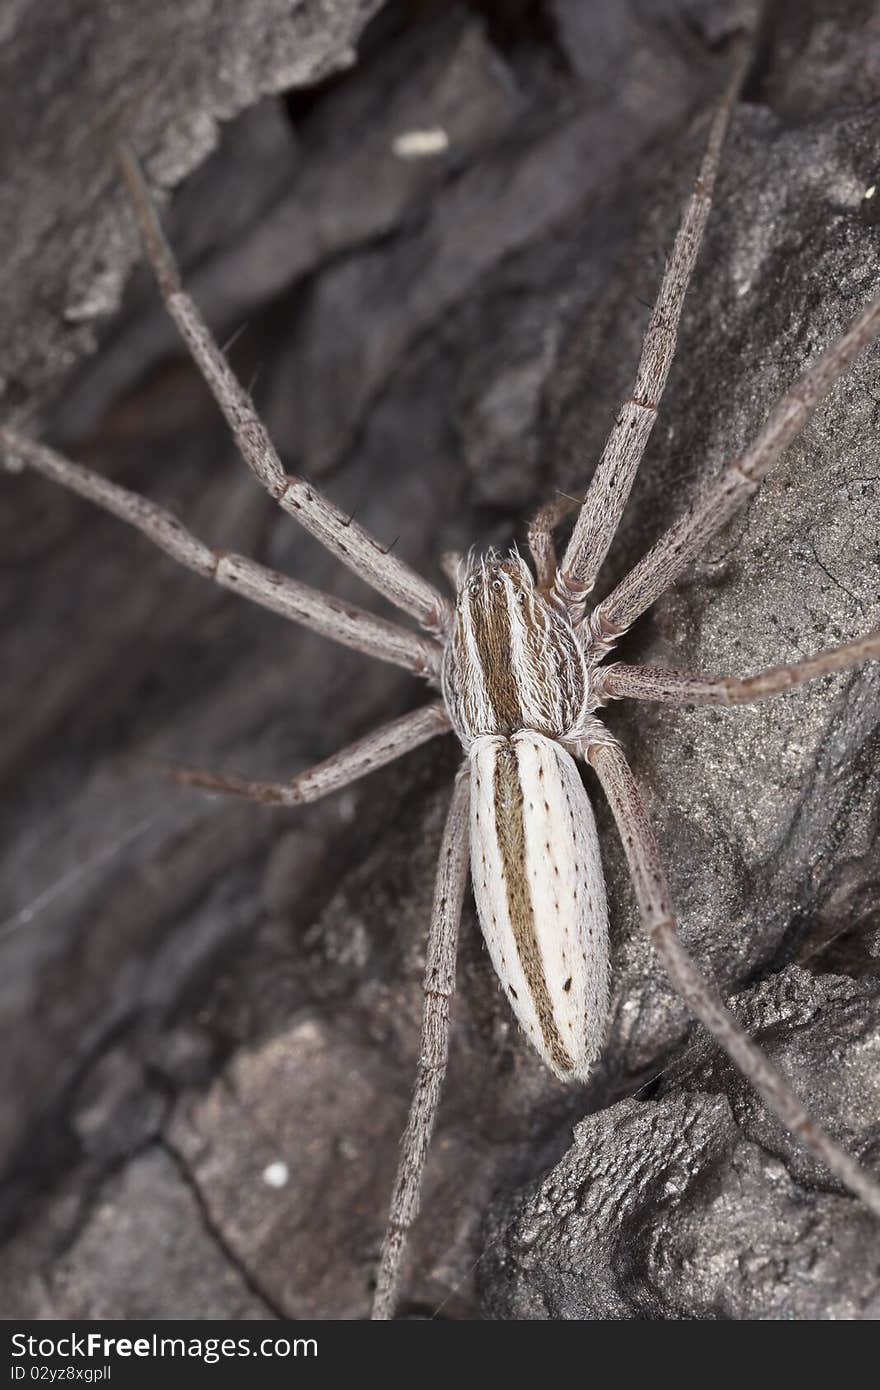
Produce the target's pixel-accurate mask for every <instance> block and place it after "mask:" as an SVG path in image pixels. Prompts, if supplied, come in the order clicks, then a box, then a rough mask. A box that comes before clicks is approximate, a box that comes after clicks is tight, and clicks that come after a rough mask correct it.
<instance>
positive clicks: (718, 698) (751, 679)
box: [593, 632, 880, 705]
mask: <svg viewBox="0 0 880 1390" xmlns="http://www.w3.org/2000/svg"><path fill="white" fill-rule="evenodd" d="M864 661H880V632H872V633H870V634H869V635H868V636H867V637H857V638H856V639H855V641H854V642H844V643H843V645H842V646H839V647H829V648H828V649H827V650H826V651H824V652H817V653H816V655H815V656H808V657H806V658H805V659H804V660H803V661H795V662H793V663H792V664H791V665H788V666H771V667H770V668H769V670H767V671H759V672H757V674H756V675H754V676H703V675H698V674H695V673H693V672H691V671H669V670H666V669H665V668H664V667H662V666H627V665H625V664H624V663H623V662H615V663H614V665H612V666H599V667H598V668H597V669H596V670H595V672H594V673H593V691H594V693H595V694H596V695H597V696H598V697H599V699H600V700H662V701H663V702H664V703H666V704H670V705H742V704H746V703H748V702H749V701H751V700H766V699H767V698H768V696H770V695H778V694H779V693H780V692H781V691H783V690H790V689H791V688H792V686H795V685H802V684H803V683H804V682H805V681H812V680H816V678H817V677H818V676H827V675H828V674H829V672H831V671H849V670H852V668H853V667H854V666H861V664H862V663H863V662H864Z"/></svg>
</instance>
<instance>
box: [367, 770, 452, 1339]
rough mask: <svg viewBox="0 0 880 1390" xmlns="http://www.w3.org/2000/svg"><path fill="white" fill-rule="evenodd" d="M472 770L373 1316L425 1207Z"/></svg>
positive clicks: (443, 878) (428, 974) (440, 906)
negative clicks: (424, 1181)
mask: <svg viewBox="0 0 880 1390" xmlns="http://www.w3.org/2000/svg"><path fill="white" fill-rule="evenodd" d="M469 782H470V773H469V770H468V767H467V764H465V765H464V766H463V767H462V769H461V771H460V772H459V774H458V777H457V778H456V782H455V790H454V791H453V793H452V801H451V803H450V806H449V812H448V814H447V817H446V828H445V830H444V832H443V844H442V845H441V847H440V860H439V863H438V866H437V880H436V882H435V885H434V906H433V909H432V913H431V929H430V932H429V934H428V949H427V959H426V961H425V986H424V988H425V1007H424V1014H423V1018H422V1047H421V1055H420V1057H419V1071H418V1076H417V1078H416V1084H415V1090H414V1091H413V1098H412V1102H411V1104H410V1110H409V1118H408V1119H407V1122H406V1129H405V1130H404V1133H403V1139H402V1141H401V1153H400V1161H399V1164H398V1168H397V1177H396V1179H395V1182H394V1192H393V1194H392V1197H391V1212H390V1215H389V1218H388V1226H387V1229H386V1231H385V1239H384V1241H383V1242H382V1254H381V1256H380V1260H379V1270H378V1274H377V1278H376V1291H375V1294H374V1296H373V1311H372V1317H373V1318H376V1319H387V1318H390V1317H392V1316H393V1314H394V1304H395V1300H396V1295H397V1286H398V1283H399V1280H400V1266H401V1261H402V1259H403V1252H404V1248H405V1245H406V1238H407V1235H408V1233H409V1228H410V1226H411V1225H412V1223H413V1221H415V1219H416V1216H417V1215H418V1210H419V1195H420V1191H421V1186H422V1173H423V1171H424V1167H425V1159H426V1157H427V1154H428V1145H429V1143H430V1140H431V1132H432V1130H433V1128H434V1117H435V1115H436V1113H437V1105H438V1102H439V1100H440V1090H441V1087H442V1085H443V1078H444V1076H445V1074H446V1059H447V1056H448V1052H449V1004H450V1000H451V998H452V995H453V992H454V990H455V957H456V951H457V947H458V926H459V922H460V920H461V908H462V902H463V900H464V889H465V884H466V882H467V874H468V804H469V796H470V791H469Z"/></svg>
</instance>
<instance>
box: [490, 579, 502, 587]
mask: <svg viewBox="0 0 880 1390" xmlns="http://www.w3.org/2000/svg"><path fill="white" fill-rule="evenodd" d="M492 588H493V589H501V588H503V583H502V581H501V580H500V579H493V580H492Z"/></svg>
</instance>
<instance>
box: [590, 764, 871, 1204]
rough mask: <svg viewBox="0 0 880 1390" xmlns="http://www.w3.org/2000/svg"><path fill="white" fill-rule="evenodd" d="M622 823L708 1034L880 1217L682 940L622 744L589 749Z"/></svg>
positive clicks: (646, 908) (659, 943)
mask: <svg viewBox="0 0 880 1390" xmlns="http://www.w3.org/2000/svg"><path fill="white" fill-rule="evenodd" d="M582 752H583V756H584V757H585V758H586V760H587V761H588V762H589V763H590V764H591V766H592V767H593V768H594V769H595V771H596V773H597V775H598V777H599V781H600V783H601V785H602V790H603V792H604V793H605V796H606V798H607V800H608V803H609V805H610V807H611V811H612V814H613V816H614V819H615V821H616V823H617V829H618V831H619V833H620V838H621V840H622V841H623V847H624V851H625V854H626V858H627V862H628V864H629V869H630V873H631V875H632V880H633V885H634V887H635V891H636V898H637V900H638V905H639V915H640V917H641V921H642V926H643V928H644V931H645V933H646V935H647V936H648V938H649V939H650V941H651V944H652V945H653V947H654V949H655V950H656V952H657V954H658V955H659V957H660V959H661V960H662V962H663V965H664V967H665V969H666V971H667V974H668V975H669V977H670V979H671V980H672V983H673V985H674V987H675V989H676V990H677V991H678V993H679V994H680V995H681V997H682V999H683V1000H684V1002H685V1003H686V1004H687V1006H688V1008H689V1009H690V1010H691V1012H692V1013H693V1015H694V1016H695V1017H696V1018H698V1019H699V1020H700V1022H701V1023H703V1024H704V1026H705V1027H706V1028H708V1030H709V1032H710V1033H711V1034H712V1035H713V1037H715V1038H716V1039H717V1040H718V1042H719V1043H720V1044H721V1046H722V1047H723V1048H724V1050H725V1052H726V1053H727V1054H728V1056H729V1057H730V1058H731V1060H732V1061H733V1063H734V1064H735V1066H737V1067H738V1068H739V1070H740V1071H741V1072H742V1074H743V1076H745V1077H746V1078H747V1080H748V1081H750V1082H751V1084H752V1085H753V1086H754V1088H755V1090H756V1091H757V1092H758V1095H759V1096H760V1097H761V1099H762V1100H763V1101H764V1103H765V1105H766V1106H767V1108H768V1110H770V1111H772V1113H773V1114H774V1115H775V1116H776V1117H777V1119H779V1120H781V1121H782V1123H783V1124H784V1125H785V1127H786V1129H787V1130H788V1131H789V1133H790V1134H792V1135H794V1137H795V1138H796V1139H798V1140H800V1142H801V1143H802V1144H803V1146H804V1148H805V1149H807V1150H808V1151H809V1152H810V1153H811V1154H813V1155H814V1157H815V1158H817V1159H818V1160H819V1162H820V1163H822V1164H823V1165H824V1166H825V1167H826V1168H828V1169H829V1170H830V1171H831V1172H832V1173H834V1175H835V1176H836V1177H837V1178H839V1179H840V1181H841V1182H842V1183H843V1185H844V1186H845V1187H847V1188H848V1189H849V1191H850V1192H852V1193H853V1194H854V1195H855V1196H856V1197H859V1198H860V1199H861V1200H862V1201H863V1202H864V1204H865V1206H866V1207H868V1209H869V1210H870V1211H871V1212H873V1213H874V1215H875V1216H877V1217H880V1184H878V1182H877V1180H876V1178H874V1177H873V1176H872V1175H871V1174H870V1173H868V1172H867V1171H866V1170H865V1169H864V1168H862V1167H861V1166H860V1165H859V1164H858V1163H856V1161H855V1159H854V1158H852V1157H851V1156H850V1154H848V1153H847V1152H846V1150H845V1149H842V1148H841V1147H840V1145H839V1144H837V1143H835V1141H834V1140H833V1139H832V1138H831V1137H830V1136H829V1135H828V1134H826V1132H825V1130H824V1129H822V1128H821V1127H820V1126H819V1125H818V1124H817V1123H816V1121H815V1120H814V1119H813V1117H812V1115H811V1114H810V1113H809V1111H808V1110H807V1109H806V1108H805V1107H804V1106H803V1105H802V1104H801V1102H800V1101H799V1100H798V1098H797V1096H796V1095H795V1094H794V1092H793V1091H792V1089H791V1087H790V1086H789V1084H788V1081H787V1080H786V1078H785V1077H784V1076H783V1075H782V1073H781V1072H779V1071H777V1069H776V1067H775V1066H774V1065H773V1063H772V1062H771V1061H770V1060H769V1058H767V1057H766V1056H765V1055H764V1053H763V1052H762V1051H761V1049H760V1048H759V1047H756V1045H755V1044H754V1043H753V1042H752V1040H751V1038H750V1037H749V1036H748V1034H747V1033H746V1032H744V1030H743V1029H742V1028H741V1027H740V1025H739V1023H738V1022H737V1021H736V1019H735V1018H734V1017H733V1015H732V1014H731V1013H730V1012H729V1010H728V1009H727V1008H725V1006H724V1004H723V1002H722V1000H721V996H720V995H719V993H718V991H717V989H716V988H715V986H714V985H712V984H710V982H709V981H708V980H707V979H706V978H705V977H704V976H703V975H702V974H701V973H700V971H699V969H698V968H697V965H696V963H695V961H694V960H693V958H692V956H690V955H689V953H688V952H687V951H686V950H685V948H684V946H683V945H682V942H681V940H680V938H679V935H678V927H677V924H676V921H675V917H674V915H673V912H672V906H671V900H670V896H669V889H668V887H667V883H666V875H665V873H664V871H663V865H662V862H661V859H660V850H659V846H658V844H657V841H656V839H655V836H654V832H653V830H652V828H651V825H650V822H649V820H648V816H647V812H646V810H645V806H644V802H643V800H642V796H641V793H640V791H639V788H638V784H637V783H636V780H635V778H634V777H633V774H632V772H631V770H630V767H629V764H628V763H627V761H626V759H625V757H624V756H623V752H622V750H621V748H620V745H619V744H618V743H617V742H616V740H614V739H611V738H606V739H604V740H603V741H602V742H601V743H594V744H592V745H590V746H587V747H585V748H584V749H583V750H582Z"/></svg>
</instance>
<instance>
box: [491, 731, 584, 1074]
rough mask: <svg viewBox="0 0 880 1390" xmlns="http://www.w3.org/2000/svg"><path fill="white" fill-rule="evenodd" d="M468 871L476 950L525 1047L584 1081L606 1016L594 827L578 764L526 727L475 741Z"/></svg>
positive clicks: (551, 741) (558, 1069)
mask: <svg viewBox="0 0 880 1390" xmlns="http://www.w3.org/2000/svg"><path fill="white" fill-rule="evenodd" d="M469 757H470V765H471V869H472V876H473V884H474V896H475V898H476V900H477V909H478V911H479V915H480V924H481V926H482V929H483V935H484V937H485V938H486V945H487V946H488V948H489V954H490V955H491V957H492V963H493V965H494V966H495V969H496V971H497V972H498V976H499V978H500V980H501V983H502V985H503V987H504V991H505V993H506V995H507V997H508V999H509V1000H510V1003H511V1006H512V1008H513V1011H514V1013H515V1014H516V1016H517V1019H518V1020H519V1022H520V1024H521V1026H522V1027H523V1029H524V1030H525V1032H526V1035H527V1036H528V1038H529V1040H530V1042H531V1043H532V1044H533V1045H534V1046H535V1047H536V1048H537V1050H538V1052H539V1053H540V1054H541V1056H542V1057H543V1059H544V1061H545V1062H546V1063H547V1065H548V1067H550V1068H551V1070H552V1071H554V1072H555V1073H556V1075H557V1076H559V1077H561V1078H562V1079H563V1080H566V1081H574V1080H578V1079H582V1078H583V1077H585V1076H586V1075H587V1073H588V1071H589V1068H590V1063H591V1062H593V1061H594V1060H595V1058H596V1057H597V1055H598V1053H599V1051H600V1050H601V1047H602V1041H603V1038H604V1034H605V1025H606V1020H607V1016H608V914H607V908H606V904H605V883H604V878H603V875H602V865H601V862H600V859H599V844H598V840H597V837H596V825H595V821H594V819H593V811H592V807H591V806H590V803H589V799H588V797H587V793H586V791H585V789H584V786H583V783H582V782H581V779H580V776H579V775H578V770H577V767H576V766H575V763H574V760H573V759H572V758H571V756H570V755H569V754H568V753H566V751H565V749H564V748H562V747H560V745H559V744H558V743H555V742H554V741H553V739H551V738H547V737H545V736H544V735H542V734H538V733H534V732H533V731H531V730H528V729H526V730H521V731H520V732H518V733H515V734H513V736H512V737H510V738H506V737H503V736H498V735H490V736H487V737H482V738H478V739H476V740H475V742H474V743H473V745H472V746H471V748H470V750H469Z"/></svg>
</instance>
